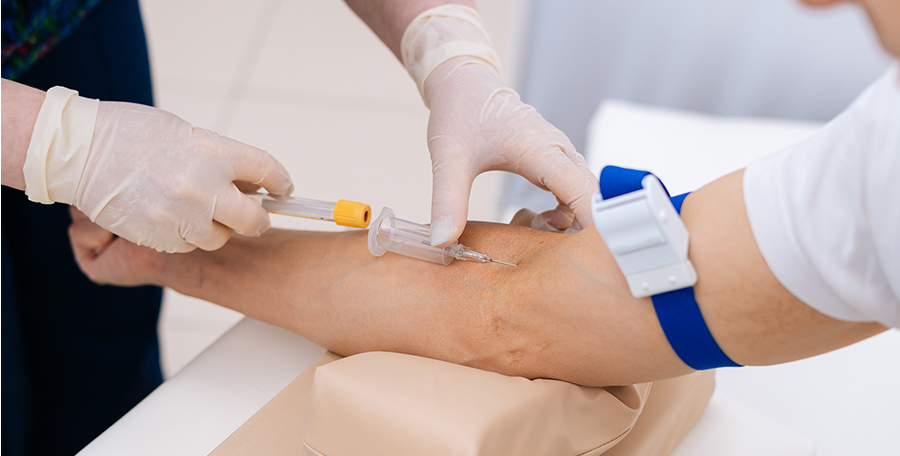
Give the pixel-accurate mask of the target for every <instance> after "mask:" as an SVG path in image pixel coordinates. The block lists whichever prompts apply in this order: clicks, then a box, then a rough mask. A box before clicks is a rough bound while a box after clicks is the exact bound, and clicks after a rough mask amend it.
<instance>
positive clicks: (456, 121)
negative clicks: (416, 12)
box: [401, 5, 597, 246]
mask: <svg viewBox="0 0 900 456" xmlns="http://www.w3.org/2000/svg"><path fill="white" fill-rule="evenodd" d="M401 56H402V59H403V62H404V64H405V65H406V67H407V69H408V70H409V71H410V74H411V75H412V76H413V78H414V79H415V80H416V82H417V83H418V85H419V89H420V93H421V94H422V97H423V99H424V100H425V103H426V104H427V105H429V107H430V108H431V117H430V118H429V121H428V149H429V151H430V153H431V161H432V171H433V174H434V175H433V178H434V182H433V188H432V208H431V241H432V244H433V245H436V246H444V245H447V244H449V243H451V242H453V241H454V240H455V239H456V238H457V237H458V236H459V235H460V234H461V233H462V231H463V229H464V228H465V223H466V215H467V212H468V201H469V192H470V190H471V188H472V182H473V181H474V180H475V177H476V176H478V175H479V174H481V173H483V172H485V171H489V170H502V171H508V172H514V173H517V174H519V175H521V176H523V177H525V178H526V179H528V180H529V181H530V182H531V183H532V184H534V185H536V186H538V187H541V188H543V189H545V190H550V191H552V192H553V193H554V195H556V197H557V200H559V202H560V205H559V206H558V207H557V208H556V209H554V210H552V211H548V212H546V213H544V214H541V218H542V219H543V222H546V223H548V224H550V225H552V226H554V227H556V228H561V229H566V228H568V227H569V226H570V225H571V224H572V222H573V215H572V214H573V211H574V216H575V220H576V222H577V223H578V224H579V225H580V226H581V227H585V226H590V225H592V224H593V220H592V218H591V214H590V198H591V195H592V194H593V192H595V191H596V190H597V179H596V177H595V176H594V175H593V173H591V171H590V170H589V169H588V167H587V166H586V165H585V162H584V158H583V157H582V156H581V154H579V153H578V152H576V151H575V147H574V146H573V145H572V143H571V142H570V141H569V139H568V138H567V137H566V135H565V134H564V133H562V132H561V131H559V130H558V129H557V128H556V127H554V126H553V125H551V124H550V123H549V122H547V121H546V120H544V118H543V117H541V115H540V114H538V113H537V111H536V110H535V109H534V108H533V107H531V106H529V105H526V104H524V103H522V101H521V100H520V99H519V96H518V94H517V93H516V92H515V91H514V90H512V89H510V88H509V87H507V86H506V85H505V84H503V81H502V80H501V79H500V65H499V61H498V59H497V57H496V54H494V52H493V50H492V49H491V47H490V39H489V38H488V36H487V34H486V33H485V32H484V30H483V28H482V27H481V22H480V19H479V18H478V14H477V13H476V12H475V11H474V10H472V9H470V8H467V7H464V6H460V5H445V6H441V7H437V8H434V9H431V10H428V11H426V12H425V13H423V14H421V15H420V16H419V17H417V18H416V19H415V20H413V22H412V23H411V24H410V25H409V27H408V28H407V30H406V33H405V34H404V36H403V39H402V41H401Z"/></svg>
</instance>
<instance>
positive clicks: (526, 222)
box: [509, 209, 537, 227]
mask: <svg viewBox="0 0 900 456" xmlns="http://www.w3.org/2000/svg"><path fill="white" fill-rule="evenodd" d="M536 215H537V213H536V212H534V211H532V210H529V209H519V212H516V215H513V218H512V220H510V221H509V224H510V225H515V226H527V227H530V226H531V220H532V219H534V217H535V216H536Z"/></svg>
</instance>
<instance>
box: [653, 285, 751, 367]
mask: <svg viewBox="0 0 900 456" xmlns="http://www.w3.org/2000/svg"><path fill="white" fill-rule="evenodd" d="M651 299H652V300H653V308H654V309H656V318H658V319H659V325H660V326H662V329H663V332H664V333H666V339H668V340H669V345H671V346H672V349H673V350H675V353H676V354H677V355H678V357H679V358H681V360H682V361H684V363H685V364H687V365H688V366H691V367H692V368H694V369H696V370H704V369H714V368H716V367H741V365H740V364H737V363H735V362H734V361H732V360H731V358H729V357H728V355H726V354H725V352H723V351H722V349H721V348H719V344H717V343H716V340H715V339H713V336H712V334H711V333H710V332H709V328H708V327H707V326H706V320H704V319H703V314H701V313H700V307H699V306H697V300H696V299H694V288H693V287H687V288H682V289H680V290H672V291H667V292H665V293H660V294H658V295H653V296H651Z"/></svg>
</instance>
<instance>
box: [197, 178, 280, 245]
mask: <svg viewBox="0 0 900 456" xmlns="http://www.w3.org/2000/svg"><path fill="white" fill-rule="evenodd" d="M213 219H214V220H215V221H217V222H219V223H221V224H222V225H225V226H227V227H229V228H231V229H232V230H234V231H235V232H236V233H238V234H242V235H244V236H259V235H260V234H262V233H263V232H265V231H266V230H267V229H269V214H268V213H266V210H265V209H263V207H262V206H261V205H260V204H259V202H258V201H256V200H254V199H253V198H250V197H249V196H247V195H245V194H243V193H241V191H240V190H238V189H237V187H235V186H233V185H232V186H231V189H230V190H229V191H228V192H226V193H225V194H224V195H221V196H220V197H219V198H218V199H217V200H216V207H215V209H214V211H213ZM201 248H202V247H201Z"/></svg>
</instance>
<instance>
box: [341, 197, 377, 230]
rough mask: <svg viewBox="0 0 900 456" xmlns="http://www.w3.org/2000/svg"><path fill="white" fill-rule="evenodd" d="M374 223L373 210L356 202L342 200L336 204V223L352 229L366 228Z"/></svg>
mask: <svg viewBox="0 0 900 456" xmlns="http://www.w3.org/2000/svg"><path fill="white" fill-rule="evenodd" d="M370 221H372V208H370V207H369V205H368V204H363V203H357V202H356V201H347V200H340V201H338V202H337V203H334V223H337V224H338V225H341V226H349V227H352V228H366V227H368V226H369V222H370Z"/></svg>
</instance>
